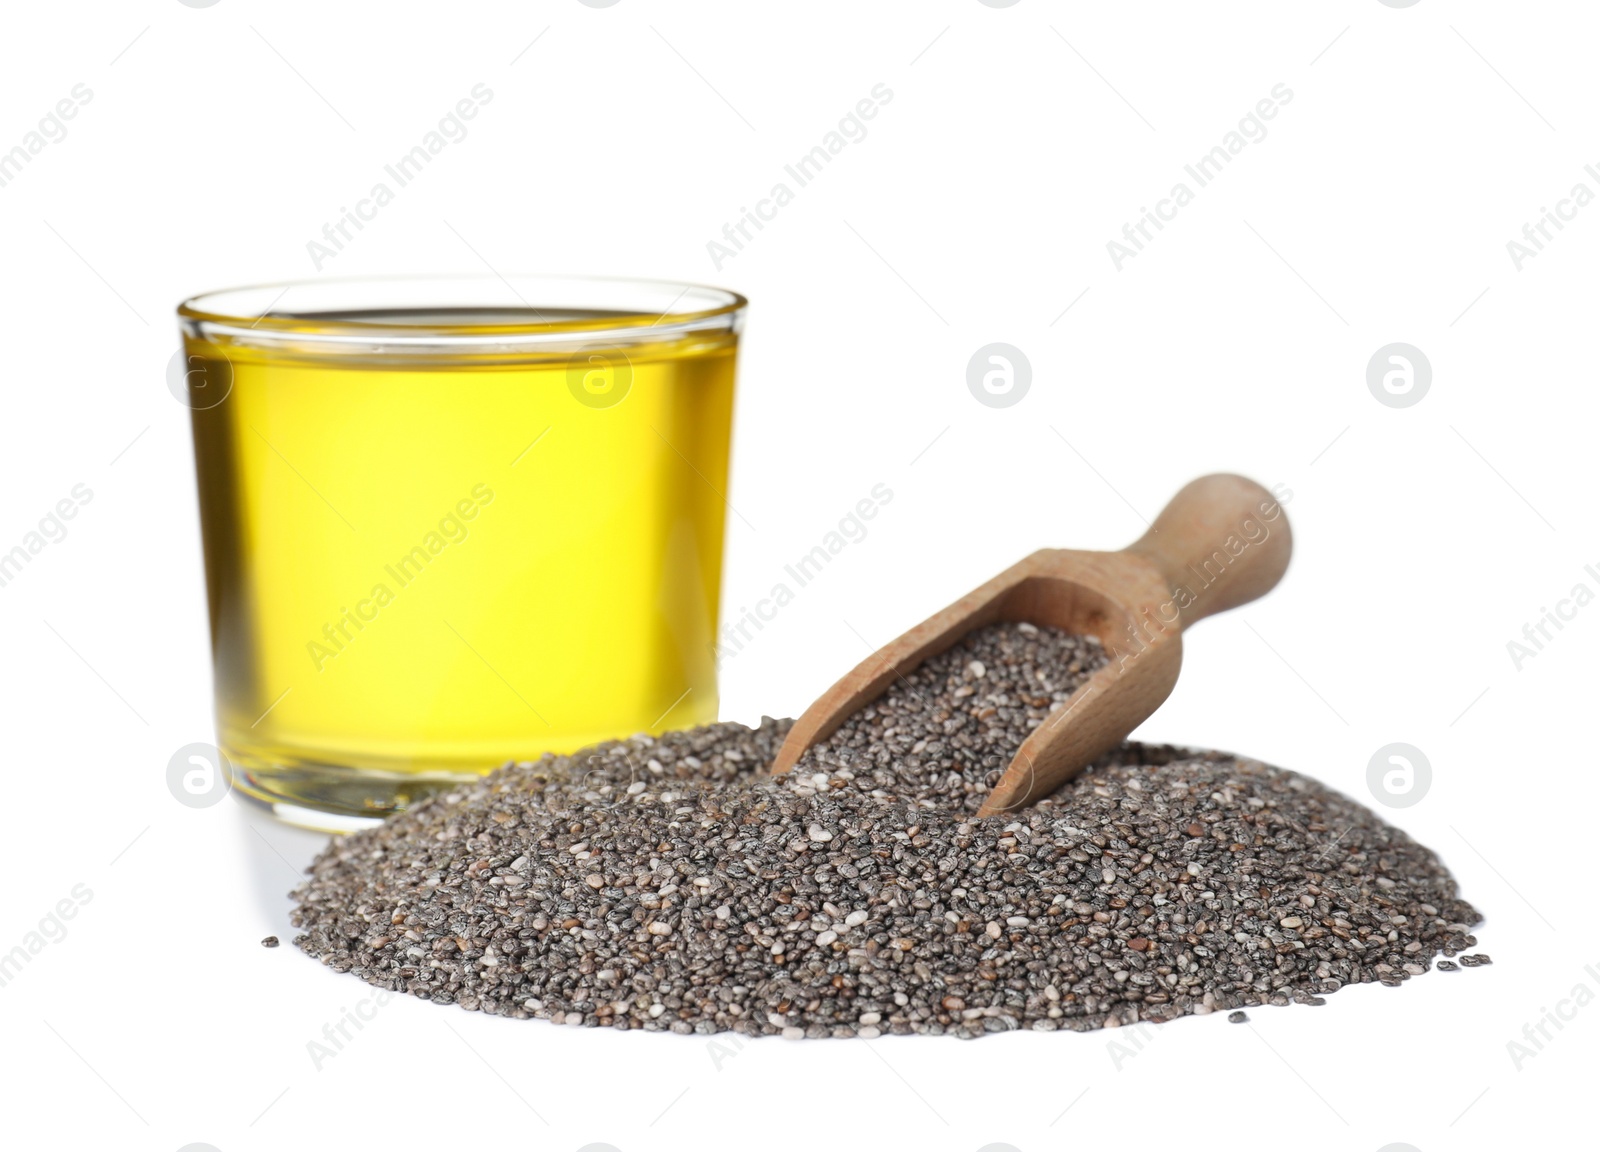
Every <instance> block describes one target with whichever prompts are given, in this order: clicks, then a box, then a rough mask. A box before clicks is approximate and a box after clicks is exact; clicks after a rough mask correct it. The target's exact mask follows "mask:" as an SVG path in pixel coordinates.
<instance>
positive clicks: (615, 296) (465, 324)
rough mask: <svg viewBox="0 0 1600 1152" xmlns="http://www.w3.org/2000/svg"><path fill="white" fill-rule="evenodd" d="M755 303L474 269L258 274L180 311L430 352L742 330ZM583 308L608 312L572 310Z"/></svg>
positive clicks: (672, 285)
mask: <svg viewBox="0 0 1600 1152" xmlns="http://www.w3.org/2000/svg"><path fill="white" fill-rule="evenodd" d="M748 303H749V302H748V301H747V300H746V299H745V298H744V297H743V296H741V295H740V294H739V293H737V292H733V291H730V290H728V289H725V288H714V287H711V286H708V285H702V284H692V283H684V282H678V281H670V280H652V279H642V278H633V277H609V276H583V275H551V274H538V275H514V276H500V275H497V274H496V275H486V274H476V273H465V274H460V275H432V274H430V275H406V276H348V277H328V278H326V279H316V280H288V281H280V282H276V283H267V284H253V285H247V286H244V287H239V288H224V289H219V290H217V291H213V292H203V293H200V294H198V295H195V296H191V297H189V298H188V299H186V300H184V301H183V302H182V303H180V304H179V305H178V309H177V312H178V319H179V324H180V326H181V328H182V330H183V332H184V334H185V335H186V336H190V337H194V338H199V339H203V340H208V341H212V342H215V343H220V344H226V345H250V346H260V347H273V346H277V347H283V348H293V349H295V350H297V351H300V352H311V353H321V354H341V353H343V354H352V353H353V354H358V355H359V354H363V353H373V352H381V353H386V354H401V355H405V354H411V355H423V356H426V355H429V354H446V355H448V354H461V353H464V352H518V351H556V350H558V349H561V348H568V347H577V346H591V345H597V344H598V345H605V344H638V343H656V342H660V341H666V340H676V339H681V338H683V337H685V336H690V335H693V334H698V333H707V334H710V333H715V332H719V331H720V332H730V333H737V332H738V331H739V328H740V327H741V325H742V322H743V317H744V311H745V309H746V307H747V306H748ZM452 308H462V309H469V310H470V309H474V308H477V309H494V310H501V311H506V312H522V313H525V314H526V315H523V316H517V317H515V318H511V319H505V320H496V321H483V322H480V321H472V320H459V319H453V318H452V319H445V318H441V315H440V313H441V312H445V311H446V310H448V309H452ZM408 309H409V310H414V311H416V312H418V313H421V314H420V315H417V316H413V317H410V318H406V317H399V316H385V317H383V318H381V319H370V318H360V317H351V316H341V315H337V313H340V312H357V311H385V310H408ZM572 311H582V312H599V313H603V314H601V315H588V316H574V315H570V314H565V313H570V312H572ZM325 313H333V315H325ZM430 313H431V314H430Z"/></svg>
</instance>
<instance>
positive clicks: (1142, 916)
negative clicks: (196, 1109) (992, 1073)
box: [293, 624, 1488, 1038]
mask: <svg viewBox="0 0 1600 1152" xmlns="http://www.w3.org/2000/svg"><path fill="white" fill-rule="evenodd" d="M1104 662H1105V656H1104V653H1103V652H1101V651H1100V649H1099V645H1098V644H1097V643H1096V642H1095V641H1093V640H1091V639H1085V638H1082V637H1073V636H1068V635H1066V634H1065V633H1062V632H1059V631H1056V630H1054V629H1047V628H1035V627H1034V626H1032V625H1027V624H1002V625H995V626H991V627H989V628H986V629H980V630H979V631H977V632H975V633H973V634H972V635H970V636H968V637H967V638H966V639H965V640H964V641H963V642H962V643H961V644H959V645H958V646H957V647H956V648H954V649H952V650H951V651H950V652H947V653H944V654H942V655H941V656H938V657H935V658H933V659H930V660H929V661H927V662H926V663H925V664H924V665H922V666H921V667H919V668H918V669H916V670H915V671H914V672H912V673H911V674H910V675H908V676H906V677H904V678H903V679H899V680H897V681H896V682H895V683H894V684H893V685H892V686H891V687H890V689H889V690H888V691H887V692H886V693H885V695H884V696H883V697H882V698H881V699H880V700H878V701H877V702H875V703H874V704H871V705H869V706H867V707H866V708H864V709H862V710H861V711H860V712H858V713H857V714H856V715H855V716H853V717H852V718H851V719H850V720H848V721H847V722H846V723H845V725H844V726H843V727H841V728H840V730H839V731H838V732H837V733H835V734H834V736H833V737H831V738H830V739H829V740H827V741H825V742H824V743H823V744H822V745H821V746H819V747H816V748H813V749H812V750H810V751H809V752H807V754H806V755H805V756H804V757H802V758H801V760H800V762H799V763H798V764H797V765H796V766H795V768H794V769H793V770H792V771H791V772H789V773H788V774H786V775H784V776H778V777H774V776H771V775H769V774H768V772H767V766H768V765H769V764H770V763H771V762H772V760H773V759H774V758H775V756H776V755H777V751H778V748H779V747H780V746H781V744H782V742H783V739H784V737H785V735H786V734H787V732H788V730H789V727H790V724H791V721H787V720H773V719H770V718H764V719H763V720H762V722H761V724H760V725H759V726H758V727H755V728H748V727H745V726H743V725H740V724H732V723H722V724H712V725H708V726H705V727H701V728H695V729H689V730H686V731H679V732H669V733H666V734H663V735H661V736H647V735H639V736H634V737H632V738H630V739H627V740H619V741H611V742H608V743H604V744H599V745H595V746H593V747H590V748H586V749H583V750H581V751H579V752H576V753H573V754H572V755H570V756H554V755H546V756H545V757H543V758H542V759H540V760H536V761H529V762H520V763H512V764H508V765H506V766H505V767H503V768H501V769H499V770H498V771H496V772H494V773H492V774H490V775H489V776H486V777H484V778H483V779H482V780H479V781H475V782H473V783H472V784H469V785H467V786H465V787H463V788H460V789H457V790H456V791H454V792H449V793H443V794H440V795H437V796H433V797H431V798H429V799H427V800H425V801H423V802H421V803H420V804H417V805H416V806H414V807H412V808H410V809H408V810H407V811H405V812H402V813H400V814H398V815H396V816H395V817H393V818H391V819H390V820H389V821H387V822H386V823H384V824H382V825H380V826H378V827H376V828H372V829H369V830H366V831H362V832H358V833H355V834H354V835H351V836H348V837H345V838H343V839H337V840H334V841H333V842H332V843H331V844H330V845H329V846H328V848H327V849H325V850H324V851H323V853H322V854H321V855H320V856H319V857H318V858H317V859H316V861H315V862H314V863H313V865H312V867H311V869H310V876H309V878H308V879H307V880H306V881H305V882H304V883H303V884H302V886H301V887H300V888H299V889H297V891H296V892H295V894H294V895H295V899H296V901H297V907H296V909H295V911H294V914H293V921H294V923H295V924H296V925H297V926H298V927H300V928H301V929H303V930H304V931H303V934H302V935H300V936H298V937H297V938H296V940H295V943H296V944H297V945H298V946H299V947H300V948H301V949H303V950H304V951H305V952H307V953H308V954H309V955H311V956H314V957H316V958H318V959H320V960H321V961H322V962H323V963H325V964H327V965H328V966H329V967H331V968H333V969H335V970H336V971H340V972H349V973H352V974H354V975H356V976H359V977H360V978H361V979H363V980H365V981H367V982H368V983H370V984H373V985H376V986H378V987H380V988H385V989H389V990H391V991H395V992H404V993H408V994H410V995H413V996H417V997H419V998H421V999H426V1000H431V1001H433V1002H435V1003H439V1004H448V1003H455V1004H458V1005H460V1006H462V1007H464V1008H467V1009H469V1010H477V1011H481V1012H487V1013H490V1014H494V1015H502V1016H513V1017H537V1018H541V1019H547V1020H550V1021H552V1022H554V1023H557V1024H569V1025H570V1024H583V1025H588V1026H594V1027H611V1028H619V1029H636V1030H643V1031H665V1030H670V1031H673V1032H679V1033H702V1034H709V1033H714V1032H723V1031H733V1032H739V1033H744V1034H747V1035H782V1036H788V1037H791V1038H799V1037H813V1038H819V1037H850V1036H868V1037H873V1036H879V1035H882V1034H884V1033H891V1034H907V1033H923V1034H931V1035H941V1034H942V1035H955V1036H963V1037H976V1036H981V1035H985V1034H987V1033H990V1032H1004V1031H1011V1030H1015V1029H1022V1028H1026V1029H1031V1030H1034V1031H1054V1030H1057V1029H1072V1030H1077V1031H1085V1030H1090V1029H1095V1028H1101V1027H1108V1026H1117V1025H1121V1024H1132V1023H1135V1022H1137V1021H1141V1020H1151V1021H1165V1020H1171V1019H1174V1018H1176V1017H1178V1016H1182V1015H1186V1014H1192V1015H1207V1014H1209V1013H1211V1012H1213V1011H1230V1010H1237V1009H1242V1008H1244V1007H1247V1006H1256V1005H1261V1004H1287V1003H1290V1002H1291V1001H1298V1002H1301V1003H1310V1004H1315V1003H1320V1002H1321V999H1320V998H1321V997H1322V996H1323V995H1326V994H1328V993H1331V992H1335V991H1337V990H1338V989H1339V988H1341V987H1342V986H1344V985H1346V984H1352V983H1375V982H1381V983H1385V984H1400V983H1403V982H1404V981H1405V980H1407V979H1409V978H1410V977H1411V976H1412V975H1416V974H1419V973H1421V972H1425V971H1426V970H1427V968H1428V966H1429V965H1430V964H1431V963H1432V961H1433V959H1434V958H1435V957H1436V956H1438V955H1439V954H1441V953H1444V952H1449V953H1450V954H1454V953H1456V952H1458V951H1461V950H1462V949H1465V948H1469V947H1471V946H1472V945H1473V944H1475V943H1476V941H1475V940H1474V939H1473V938H1472V937H1471V936H1470V935H1469V931H1470V928H1471V927H1472V926H1473V925H1474V924H1476V923H1477V922H1478V921H1479V920H1480V916H1479V915H1478V913H1477V911H1476V910H1475V909H1474V908H1472V906H1471V905H1469V904H1467V903H1465V902H1463V901H1462V900H1461V899H1460V898H1459V897H1458V895H1457V889H1456V884H1455V881H1454V879H1453V878H1452V877H1451V876H1450V874H1449V872H1448V871H1447V870H1446V869H1445V867H1444V866H1443V864H1441V863H1440V861H1439V860H1438V858H1437V857H1436V856H1435V855H1434V854H1433V853H1432V852H1431V851H1429V850H1428V849H1427V848H1424V847H1423V846H1421V845H1419V844H1417V843H1416V842H1415V841H1413V840H1412V839H1411V838H1410V837H1409V836H1407V835H1406V834H1405V833H1404V832H1401V831H1400V830H1398V829H1396V828H1393V827H1391V826H1389V825H1388V824H1386V823H1384V821H1383V820H1382V819H1380V818H1379V817H1378V816H1377V815H1375V814H1374V813H1373V812H1371V811H1369V810H1368V809H1366V808H1365V807H1363V806H1361V805H1360V804H1357V803H1356V802H1354V801H1353V800H1351V799H1349V798H1348V797H1345V796H1343V795H1340V794H1339V793H1336V792H1333V791H1331V790H1330V789H1327V788H1325V787H1323V786H1322V785H1321V784H1318V783H1317V782H1316V781H1314V780H1311V779H1309V778H1307V777H1304V776H1300V775H1298V774H1296V773H1294V772H1289V771H1286V770H1284V769H1281V768H1274V767H1271V766H1270V765H1267V764H1263V763H1261V762H1259V761H1256V760H1252V759H1249V758H1246V757H1240V756H1233V755H1228V754H1226V753H1221V752H1208V751H1200V750H1194V749H1181V748H1174V747H1164V746H1156V745H1147V744H1138V743H1128V744H1124V745H1122V746H1120V747H1118V748H1117V749H1115V750H1113V751H1112V752H1111V753H1110V754H1108V755H1107V756H1105V757H1103V758H1102V759H1101V760H1100V761H1098V762H1097V763H1096V764H1094V765H1092V766H1091V767H1090V768H1088V769H1086V770H1085V771H1084V772H1083V773H1081V774H1080V775H1078V776H1077V777H1076V778H1074V779H1073V780H1071V781H1069V782H1067V783H1066V784H1065V785H1063V786H1062V787H1061V788H1060V789H1059V790H1058V791H1057V792H1055V793H1054V794H1053V795H1051V796H1049V797H1047V798H1045V799H1043V800H1041V801H1039V802H1038V803H1036V804H1034V805H1033V806H1031V807H1029V808H1027V809H1025V810H1023V811H1021V812H1017V813H1013V814H1010V815H1003V816H994V817H987V818H984V819H982V820H980V819H977V817H976V811H977V808H978V806H979V805H980V804H981V802H982V800H983V797H984V795H985V794H986V793H987V791H988V788H989V787H990V786H991V785H992V784H993V782H994V780H995V779H996V778H998V775H999V773H1000V772H1001V771H1003V770H1004V768H1005V766H1006V764H1007V763H1009V761H1010V759H1011V757H1012V755H1013V754H1014V753H1015V751H1016V749H1017V747H1018V746H1019V745H1020V744H1021V743H1022V741H1023V739H1025V738H1026V736H1027V735H1028V733H1029V732H1031V731H1032V729H1033V728H1034V727H1036V726H1037V725H1038V724H1039V723H1040V722H1041V721H1042V720H1043V719H1044V718H1045V716H1047V715H1048V714H1049V713H1050V711H1051V710H1052V709H1053V708H1055V707H1056V706H1058V705H1059V704H1061V703H1062V702H1064V701H1065V700H1066V699H1067V698H1068V697H1069V696H1070V695H1071V693H1072V691H1073V690H1074V689H1075V688H1076V687H1078V686H1079V685H1080V684H1082V683H1083V682H1084V681H1085V680H1086V679H1087V678H1088V677H1089V676H1090V675H1092V674H1093V672H1094V671H1095V670H1096V669H1097V668H1099V667H1101V666H1103V664H1104ZM1487 962H1488V958H1487V957H1486V956H1485V957H1481V958H1479V957H1468V956H1462V957H1461V963H1462V964H1463V965H1467V966H1472V965H1474V964H1477V963H1487ZM1233 1015H1234V1016H1237V1015H1240V1013H1239V1012H1237V1011H1235V1012H1234V1013H1233ZM1232 1018H1233V1016H1230V1019H1232Z"/></svg>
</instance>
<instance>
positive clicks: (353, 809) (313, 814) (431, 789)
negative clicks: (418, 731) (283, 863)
mask: <svg viewBox="0 0 1600 1152" xmlns="http://www.w3.org/2000/svg"><path fill="white" fill-rule="evenodd" d="M224 754H226V753H224ZM230 759H231V758H230ZM229 776H230V778H231V779H232V781H233V789H234V793H235V794H236V795H237V796H239V797H240V798H241V799H243V800H245V801H247V802H249V803H252V804H255V805H258V806H260V807H263V808H265V809H267V811H269V812H271V813H272V814H273V815H274V816H276V817H277V818H278V819H279V820H282V821H284V822H285V823H288V824H293V825H295V826H296V827H299V828H309V829H311V830H312V831H315V832H328V833H332V834H335V835H339V834H343V833H346V832H357V831H360V830H361V829H363V828H371V827H374V826H375V825H378V824H381V823H383V821H384V820H386V819H388V818H389V817H390V816H393V815H394V814H395V813H396V812H399V811H402V810H403V809H405V808H408V807H410V806H411V805H413V804H416V803H418V802H419V801H422V800H425V799H427V798H428V797H429V796H432V795H434V794H435V793H437V792H448V791H450V790H451V789H452V788H459V787H461V786H462V785H463V784H470V783H471V782H472V781H474V780H479V779H481V778H482V776H483V773H476V772H474V773H456V774H436V775H416V776H414V775H398V774H394V773H386V772H374V771H371V770H366V769H354V768H341V767H337V766H335V765H327V764H319V765H316V766H314V767H294V766H274V767H266V768H244V767H242V766H240V765H239V764H237V763H233V764H230V772H229Z"/></svg>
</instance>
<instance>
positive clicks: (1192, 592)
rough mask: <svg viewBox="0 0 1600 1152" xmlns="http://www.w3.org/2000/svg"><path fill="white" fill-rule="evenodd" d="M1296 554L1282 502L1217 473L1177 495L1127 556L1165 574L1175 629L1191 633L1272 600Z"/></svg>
mask: <svg viewBox="0 0 1600 1152" xmlns="http://www.w3.org/2000/svg"><path fill="white" fill-rule="evenodd" d="M1292 549H1293V537H1292V535H1291V534H1290V531H1289V516H1288V513H1286V512H1285V511H1284V510H1283V506H1282V505H1281V504H1280V503H1279V501H1278V498H1277V497H1276V496H1274V495H1273V494H1272V493H1271V492H1270V491H1268V490H1267V489H1265V488H1263V487H1262V486H1261V485H1259V484H1257V483H1256V482H1255V481H1254V480H1248V479H1246V478H1245V477H1243V476H1235V475H1233V474H1231V473H1226V472H1219V473H1215V474H1213V475H1210V476H1201V477H1200V478H1199V479H1198V480H1191V481H1190V482H1189V483H1187V484H1185V485H1184V486H1183V487H1182V488H1180V489H1179V490H1178V494H1177V495H1176V496H1174V497H1173V498H1172V500H1171V501H1170V502H1169V503H1168V504H1167V506H1166V507H1165V508H1163V509H1162V510H1161V514H1160V515H1159V516H1157V517H1156V519H1155V523H1154V524H1151V525H1150V530H1149V531H1148V532H1146V533H1145V534H1144V535H1143V536H1141V537H1139V539H1138V540H1136V541H1134V542H1133V543H1132V544H1130V545H1129V546H1128V548H1127V551H1129V552H1132V553H1134V554H1135V555H1139V556H1143V557H1144V558H1145V559H1147V560H1149V561H1150V562H1151V563H1153V564H1154V565H1155V566H1156V567H1157V568H1158V569H1159V570H1160V572H1161V575H1162V577H1163V578H1164V579H1165V580H1166V583H1167V587H1168V589H1169V590H1170V591H1171V593H1172V597H1173V599H1172V603H1173V606H1174V609H1175V610H1176V612H1177V617H1178V619H1177V623H1178V625H1179V627H1181V628H1187V627H1189V625H1191V624H1193V623H1194V622H1195V621H1196V620H1202V619H1204V618H1205V617H1207V616H1210V615H1213V614H1214V613H1217V612H1225V611H1227V610H1228V609H1229V608H1237V607H1238V606H1239V605H1240V604H1248V603H1249V602H1250V601H1252V600H1254V599H1256V597H1258V596H1264V595H1266V594H1267V593H1268V592H1270V591H1271V590H1272V588H1273V586H1274V585H1276V584H1277V583H1278V581H1279V580H1280V579H1281V578H1282V577H1283V573H1284V569H1286V568H1288V566H1289V553H1290V552H1291V551H1292Z"/></svg>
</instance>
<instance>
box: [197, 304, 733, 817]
mask: <svg viewBox="0 0 1600 1152" xmlns="http://www.w3.org/2000/svg"><path fill="white" fill-rule="evenodd" d="M744 311H745V300H744V298H743V297H741V296H739V295H737V294H735V293H732V292H726V291H722V290H720V289H713V288H704V287H697V286H692V285H684V284H669V283H657V282H649V281H622V280H606V279H582V278H563V277H511V278H501V277H498V276H492V277H427V278H410V279H405V278H400V279H396V278H386V279H368V280H325V281H316V282H308V283H297V284H274V285H265V286H261V287H253V288H244V289H235V290H229V291H223V292H216V293H210V294H207V295H203V296H196V297H194V298H192V299H190V300H187V301H185V302H184V303H183V304H182V305H180V307H179V309H178V316H179V323H180V327H181V330H182V336H183V349H182V352H181V354H180V359H179V360H177V361H175V375H174V379H175V381H177V384H176V385H175V386H176V387H177V388H178V390H179V392H180V395H181V396H182V398H184V399H185V402H186V403H187V404H188V405H189V407H190V408H191V409H192V420H193V430H194V450H195V465H196V473H197V476H198V482H199V497H200V501H199V502H200V521H201V528H202V536H203V540H204V552H205V568H206V586H207V593H208V600H209V607H210V617H211V637H212V652H213V660H214V667H215V685H216V721H217V729H218V733H219V745H220V748H221V751H222V753H223V755H224V756H225V758H226V760H227V761H228V764H229V770H230V773H231V778H232V781H233V784H234V787H235V788H237V789H239V790H240V791H241V792H242V793H243V794H244V795H245V796H247V797H249V798H251V799H254V800H256V801H258V802H260V803H262V804H265V805H267V806H269V807H270V808H272V809H273V810H274V811H275V812H276V813H277V814H278V815H279V816H281V817H283V818H285V819H287V820H290V821H292V822H295V823H299V824H303V825H307V826H311V827H317V828H322V829H328V830H334V831H339V830H347V829H350V828H355V827H361V826H363V825H365V824H368V823H371V822H372V821H374V820H375V819H380V818H382V817H383V816H386V815H388V814H389V813H391V812H393V811H396V810H398V809H400V808H403V807H404V806H406V805H407V804H409V803H413V802H415V801H416V800H418V799H421V798H422V797H424V796H426V795H428V794H429V793H430V792H433V791H436V790H438V789H440V788H443V787H453V786H455V785H457V784H459V783H461V782H463V781H464V780H467V779H470V778H472V777H474V776H476V775H480V774H482V773H483V772H486V771H488V770H490V769H492V768H495V767H497V766H499V765H500V764H503V763H505V762H506V761H508V760H528V759H533V758H536V757H538V756H539V755H540V754H542V753H544V752H547V751H554V752H563V751H569V750H572V749H574V748H577V747H580V746H582V745H585V744H589V743H592V742H594V741H596V740H602V739H607V738H611V737H618V736H626V735H631V734H633V733H635V732H641V731H651V732H657V731H661V730H664V729H666V728H676V727H685V726H688V725H692V724H698V723H704V722H707V721H709V720H712V719H714V718H715V716H716V711H717V685H716V655H715V637H716V635H717V614H718V592H719V585H720V581H721V567H722V542H723V523H724V512H725V509H726V508H727V500H726V485H727V472H728V454H729V434H730V424H731V419H732V411H733V392H734V361H735V354H736V351H737V346H738V339H739V331H740V328H741V325H742V321H743V316H744ZM641 767H642V766H641Z"/></svg>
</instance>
